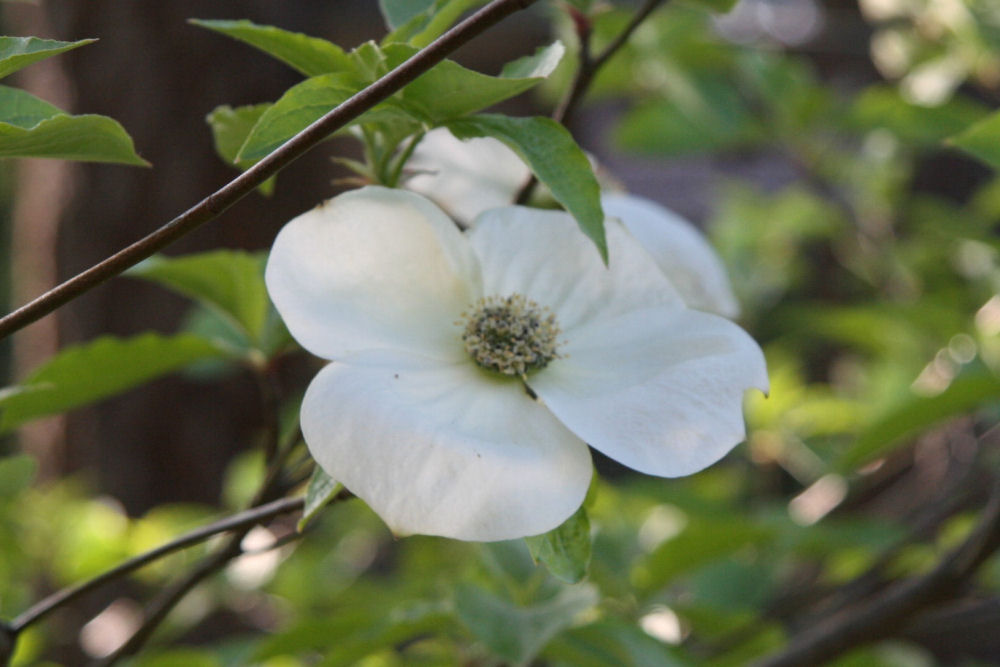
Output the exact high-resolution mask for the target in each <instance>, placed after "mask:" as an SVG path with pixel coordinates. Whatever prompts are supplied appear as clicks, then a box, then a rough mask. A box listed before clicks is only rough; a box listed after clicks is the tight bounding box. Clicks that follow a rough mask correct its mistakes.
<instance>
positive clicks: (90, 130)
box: [0, 86, 149, 166]
mask: <svg viewBox="0 0 1000 667" xmlns="http://www.w3.org/2000/svg"><path fill="white" fill-rule="evenodd" d="M4 157H45V158H60V159H63V160H80V161H83V162H118V163H121V164H132V165H142V166H148V165H149V163H148V162H146V161H145V160H143V159H142V158H141V157H139V156H138V155H136V153H135V147H134V145H133V144H132V138H131V137H129V136H128V133H127V132H125V130H124V128H122V126H121V125H119V124H118V122H117V121H115V120H113V119H111V118H108V117H107V116H97V115H92V114H87V115H82V116H70V115H68V114H65V113H63V112H62V111H61V110H60V109H59V108H58V107H54V106H52V105H51V104H49V103H48V102H46V101H44V100H40V99H38V98H37V97H35V96H34V95H30V94H28V93H26V92H24V91H23V90H18V89H16V88H8V87H6V86H0V158H4Z"/></svg>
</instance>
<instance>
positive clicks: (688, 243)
mask: <svg viewBox="0 0 1000 667" xmlns="http://www.w3.org/2000/svg"><path fill="white" fill-rule="evenodd" d="M601 204H602V205H603V206H604V214H605V215H607V216H610V217H615V218H619V219H620V220H621V221H622V222H624V223H625V226H626V227H628V230H629V231H630V232H632V234H633V235H634V236H635V238H636V239H638V241H639V243H641V244H642V246H643V247H644V248H645V249H646V250H647V251H648V252H649V254H651V255H652V256H653V259H654V260H656V264H657V266H659V267H660V270H661V271H663V272H664V273H665V274H666V276H667V278H669V279H670V282H672V283H673V284H674V287H676V288H677V291H678V292H680V294H681V297H683V299H684V301H685V302H686V303H687V305H688V306H690V307H691V308H697V309H698V310H705V311H708V312H710V313H716V314H718V315H722V316H724V317H730V318H732V317H736V316H737V315H739V312H740V306H739V303H738V302H737V301H736V297H735V296H734V295H733V290H732V287H730V285H729V278H728V277H727V275H726V269H725V267H724V266H723V264H722V261H721V260H720V259H719V257H718V255H716V254H715V251H714V250H713V249H712V247H711V246H710V245H709V244H708V241H706V240H705V237H703V236H702V235H701V233H700V232H699V231H698V230H697V229H696V228H695V227H694V225H692V224H691V223H690V222H688V221H687V220H685V219H684V218H682V217H680V216H679V215H677V214H676V213H674V212H673V211H670V210H668V209H666V208H664V207H662V206H660V205H659V204H657V203H655V202H652V201H650V200H648V199H643V198H641V197H635V196H632V195H625V194H605V195H603V196H602V197H601Z"/></svg>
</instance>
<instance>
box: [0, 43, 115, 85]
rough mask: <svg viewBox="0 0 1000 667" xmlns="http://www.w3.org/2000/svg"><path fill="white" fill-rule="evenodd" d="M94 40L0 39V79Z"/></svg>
mask: <svg viewBox="0 0 1000 667" xmlns="http://www.w3.org/2000/svg"><path fill="white" fill-rule="evenodd" d="M96 41H97V40H96V39H81V40H79V41H77V42H58V41H56V40H52V39H39V38H37V37H0V79H2V78H3V77H5V76H7V75H8V74H12V73H13V72H16V71H17V70H19V69H21V68H22V67H27V66H28V65H30V64H32V63H36V62H38V61H39V60H44V59H46V58H49V57H51V56H55V55H58V54H60V53H65V52H66V51H70V50H72V49H75V48H77V47H78V46H83V45H85V44H91V43H93V42H96Z"/></svg>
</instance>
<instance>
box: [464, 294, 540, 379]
mask: <svg viewBox="0 0 1000 667" xmlns="http://www.w3.org/2000/svg"><path fill="white" fill-rule="evenodd" d="M470 311H471V312H468V313H463V314H462V318H463V322H460V323H459V324H464V325H465V330H464V331H463V332H462V342H463V343H465V349H466V351H467V352H468V353H469V356H470V357H472V359H473V361H475V362H476V363H477V364H479V365H480V366H482V367H483V368H485V369H487V370H491V371H496V372H497V373H502V374H503V375H512V376H514V375H518V376H521V377H522V378H524V377H525V376H526V375H527V374H528V373H529V372H530V371H534V370H538V369H539V368H545V366H546V365H548V363H549V362H550V361H552V360H553V359H558V358H559V354H558V353H557V352H556V343H557V341H556V338H557V337H558V336H559V333H560V332H559V325H558V324H557V323H556V316H555V315H553V314H552V312H551V311H549V309H548V308H543V307H541V306H539V305H538V304H537V303H535V302H534V301H529V300H528V299H526V298H525V297H523V296H522V295H520V294H512V295H510V296H505V297H501V296H488V297H483V298H481V299H479V300H478V301H477V302H476V303H475V304H473V307H472V308H471V309H470Z"/></svg>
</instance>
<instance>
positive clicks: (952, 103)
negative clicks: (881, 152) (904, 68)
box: [847, 85, 987, 145]
mask: <svg viewBox="0 0 1000 667" xmlns="http://www.w3.org/2000/svg"><path fill="white" fill-rule="evenodd" d="M986 113H987V108H986V107H985V106H983V105H981V104H978V103H976V102H973V101H972V100H970V99H967V98H963V97H954V98H952V99H950V100H949V101H947V102H945V103H944V104H940V105H938V106H934V107H928V106H924V105H921V104H913V103H912V102H908V101H907V100H906V99H904V97H903V96H902V95H901V94H900V93H899V91H898V90H896V89H895V88H892V87H889V86H881V85H879V86H871V87H869V88H867V89H866V90H865V91H864V92H863V93H861V94H860V95H859V96H858V97H857V98H856V99H855V100H854V102H853V103H852V105H851V109H850V113H849V115H848V119H847V120H848V121H849V123H850V124H851V125H852V126H853V127H854V128H857V129H858V130H859V131H867V130H869V129H871V128H884V129H888V130H890V131H892V132H893V133H894V134H896V135H897V136H899V137H900V138H901V139H902V140H903V141H904V142H906V143H908V144H923V145H927V144H937V143H938V142H940V141H943V140H945V139H946V138H947V137H948V136H950V135H953V134H957V133H960V132H961V131H962V130H964V129H965V128H967V127H969V126H970V125H972V124H973V123H975V122H976V121H978V120H980V119H982V118H983V117H984V116H985V115H986Z"/></svg>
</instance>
